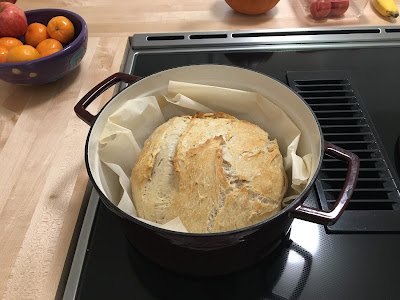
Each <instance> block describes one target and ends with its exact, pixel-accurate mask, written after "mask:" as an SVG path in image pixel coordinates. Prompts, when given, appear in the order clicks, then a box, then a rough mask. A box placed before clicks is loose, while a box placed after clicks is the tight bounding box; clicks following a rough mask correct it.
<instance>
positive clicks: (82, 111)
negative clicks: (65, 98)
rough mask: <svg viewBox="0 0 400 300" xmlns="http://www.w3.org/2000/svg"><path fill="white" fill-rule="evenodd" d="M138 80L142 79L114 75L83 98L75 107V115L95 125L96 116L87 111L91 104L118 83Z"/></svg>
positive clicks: (123, 74) (126, 75) (125, 74)
mask: <svg viewBox="0 0 400 300" xmlns="http://www.w3.org/2000/svg"><path fill="white" fill-rule="evenodd" d="M138 79H140V77H138V76H135V75H130V74H127V73H122V72H118V73H114V74H112V75H111V76H109V77H107V78H106V79H104V80H103V81H102V82H100V83H99V84H98V85H96V86H95V87H94V88H92V89H91V90H90V91H89V92H87V94H86V95H85V96H83V98H82V99H81V100H80V101H79V102H78V103H77V104H76V105H75V107H74V110H75V113H76V114H77V116H78V117H79V118H80V119H82V120H83V121H84V122H86V123H87V124H89V125H91V124H93V121H94V119H95V118H96V116H94V115H92V114H91V113H90V112H88V111H87V110H86V107H88V106H89V104H90V103H92V102H93V101H94V100H95V99H96V98H97V97H98V96H100V95H101V94H102V93H103V92H105V91H106V90H108V89H109V88H110V87H112V86H113V85H115V84H117V83H118V82H120V81H123V82H126V83H133V82H135V81H137V80H138Z"/></svg>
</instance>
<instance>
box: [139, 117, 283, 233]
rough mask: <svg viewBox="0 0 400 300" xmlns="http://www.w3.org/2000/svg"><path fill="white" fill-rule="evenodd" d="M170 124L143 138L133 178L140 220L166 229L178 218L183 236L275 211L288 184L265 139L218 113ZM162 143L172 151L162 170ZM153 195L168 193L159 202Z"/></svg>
mask: <svg viewBox="0 0 400 300" xmlns="http://www.w3.org/2000/svg"><path fill="white" fill-rule="evenodd" d="M180 118H186V119H185V122H183V123H182V122H181V123H179V121H180V120H181V119H180ZM171 120H172V121H171ZM171 120H170V121H168V122H167V123H166V124H167V125H165V124H163V125H162V126H160V127H159V128H158V129H157V130H156V131H155V132H154V133H153V135H152V136H150V137H149V139H148V141H146V143H145V146H144V148H143V150H142V153H141V155H140V157H139V159H138V161H137V163H136V164H135V167H134V169H133V172H132V178H131V182H132V192H133V197H134V204H135V207H136V209H137V212H138V216H139V217H144V218H146V219H149V218H150V219H149V220H151V221H155V222H159V223H165V222H167V221H169V220H171V219H173V218H175V217H178V216H179V217H180V219H181V221H182V222H183V224H184V225H185V227H186V228H187V230H188V231H189V232H199V233H205V232H218V231H226V230H234V229H237V228H241V227H246V226H249V225H252V224H254V223H257V222H260V221H262V220H265V219H266V218H268V217H270V216H272V215H274V214H276V213H277V212H278V211H279V210H280V209H281V202H282V198H283V196H284V194H285V193H286V189H287V178H286V174H285V172H284V169H283V162H282V156H281V154H280V152H279V148H278V144H277V142H276V140H274V141H270V140H269V138H268V133H266V132H265V131H264V130H262V129H261V128H259V127H258V126H256V125H254V124H251V123H249V122H246V121H241V120H238V119H236V118H235V117H232V116H229V115H227V114H225V113H217V114H200V113H197V114H196V115H195V117H192V118H191V117H188V116H185V117H178V118H173V119H171ZM170 128H172V129H170ZM171 132H172V133H171ZM178 133H179V134H178ZM160 140H161V141H162V142H160ZM166 140H167V141H169V142H170V143H172V144H173V145H174V147H176V151H175V152H174V157H173V158H171V157H169V160H170V162H168V164H164V163H160V161H164V162H165V160H168V158H166V157H164V156H165V155H166V154H165V153H167V152H166V151H165V150H163V149H164V148H163V147H166V146H165V145H166V144H167V145H168V143H166ZM160 147H161V148H160ZM169 151H170V152H168V153H170V154H171V149H170V150H169ZM170 154H169V155H170ZM169 168H171V170H172V168H173V171H169V172H166V171H165V169H168V170H169ZM164 173H165V174H167V175H166V176H164ZM159 178H163V179H162V180H161V179H159ZM165 178H167V179H168V180H166V179H165ZM156 181H158V182H159V184H157V182H156ZM160 190H161V191H165V190H167V191H168V197H166V196H163V199H162V200H163V201H160V199H158V198H160V196H159V194H160ZM161 194H163V193H161ZM164 194H165V192H164ZM165 198H168V199H167V200H166V199H165ZM154 217H155V218H154ZM151 218H154V219H151Z"/></svg>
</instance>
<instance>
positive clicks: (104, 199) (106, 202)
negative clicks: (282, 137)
mask: <svg viewBox="0 0 400 300" xmlns="http://www.w3.org/2000/svg"><path fill="white" fill-rule="evenodd" d="M200 65H201V66H207V65H211V66H222V67H232V68H238V69H243V70H247V71H251V72H255V73H258V74H260V75H263V76H266V77H268V78H270V79H272V80H274V81H276V82H277V83H279V84H281V85H283V86H284V87H286V88H287V89H289V90H290V91H291V92H293V93H294V94H295V95H296V96H297V97H298V99H299V100H301V101H302V102H303V104H304V105H306V106H307V108H308V110H309V111H310V112H311V114H312V116H313V118H314V121H315V122H316V125H317V127H318V131H319V136H320V159H319V162H318V166H317V168H316V170H315V173H314V175H313V176H312V178H311V179H309V182H308V184H307V186H306V187H305V189H304V190H303V191H302V192H301V193H300V195H299V196H298V197H297V198H295V199H294V200H293V201H292V203H290V204H289V205H288V206H286V207H285V208H283V209H282V210H280V211H279V212H278V213H277V214H275V215H273V216H272V217H269V218H267V219H265V220H263V221H261V222H258V223H255V224H253V225H250V226H247V227H243V228H239V229H235V230H230V231H223V232H213V233H191V232H181V231H174V230H170V229H165V228H160V227H157V226H154V225H151V224H148V223H146V222H143V221H141V220H139V219H137V218H135V217H132V216H131V215H129V214H127V213H126V212H124V211H123V210H121V209H120V208H119V207H118V206H116V205H115V204H114V203H113V202H112V201H111V200H110V199H108V197H107V196H106V195H105V194H104V193H103V192H102V190H101V189H100V188H99V186H98V185H97V183H96V181H95V180H94V177H93V176H92V172H91V169H90V165H89V140H90V137H91V133H92V130H93V127H94V125H95V124H96V121H97V119H98V117H99V116H100V115H101V113H102V112H103V110H104V109H105V108H106V107H107V106H108V105H109V104H110V103H111V102H112V101H113V100H114V99H115V98H116V97H117V96H118V95H119V94H121V93H122V92H123V91H124V90H126V89H128V88H131V87H133V86H134V85H135V84H137V83H138V82H140V81H141V80H142V79H144V78H148V77H150V76H152V75H155V74H159V73H162V72H167V71H170V70H173V69H178V68H185V67H188V66H200ZM323 156H324V137H323V134H322V129H321V126H320V124H319V122H318V119H317V116H316V115H315V113H314V111H313V110H312V109H311V107H310V106H309V104H308V103H307V102H306V101H305V100H304V99H303V98H302V97H301V96H300V95H299V94H298V93H297V92H296V91H295V90H293V89H292V88H291V87H289V86H287V85H286V84H284V83H283V82H281V81H280V80H278V79H275V78H273V77H272V76H269V75H267V74H264V73H262V72H259V71H255V70H251V69H248V68H244V67H238V66H230V65H224V64H192V65H187V66H181V67H174V68H169V69H165V70H162V71H160V72H156V73H153V74H151V75H148V76H146V77H143V78H140V79H138V80H137V81H136V82H134V83H132V84H131V85H128V86H126V87H125V88H123V89H122V90H121V91H119V92H118V93H116V94H115V95H113V96H112V97H111V99H110V100H108V101H107V102H106V103H105V104H104V106H103V107H102V108H101V109H100V111H99V112H98V113H97V114H96V115H95V118H94V120H93V122H92V124H91V125H90V129H89V132H88V135H87V138H86V144H85V165H86V170H87V173H88V176H89V178H90V181H91V182H92V184H93V187H94V188H95V189H96V191H97V193H98V194H99V197H100V199H101V200H102V202H103V204H104V205H105V206H106V207H107V208H109V209H110V210H111V211H113V212H114V213H115V214H117V215H118V216H119V217H121V218H123V219H126V220H129V221H131V222H134V223H135V224H136V225H140V226H144V227H145V228H147V229H149V230H155V231H156V232H159V233H163V234H171V235H181V236H186V237H196V238H210V237H221V236H226V235H231V234H239V233H241V232H245V231H248V230H257V228H259V227H262V226H264V224H266V223H269V222H273V221H274V220H276V219H277V218H279V217H281V216H282V215H283V214H286V213H290V211H291V210H292V209H293V208H294V207H296V206H297V205H298V203H299V202H300V201H301V200H302V199H303V198H305V197H306V196H307V194H308V193H309V191H310V189H311V188H312V186H313V185H314V182H315V180H316V179H317V176H318V173H319V170H320V169H321V164H322V160H323Z"/></svg>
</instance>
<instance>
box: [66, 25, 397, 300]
mask: <svg viewBox="0 0 400 300" xmlns="http://www.w3.org/2000/svg"><path fill="white" fill-rule="evenodd" d="M399 35H400V29H399V28H397V27H392V28H389V29H387V28H368V29H351V30H350V29H345V28H343V29H331V30H327V29H323V30H322V29H314V30H313V31H311V30H308V31H299V30H294V31H285V32H279V31H256V32H247V31H246V32H223V33H203V34H200V33H197V34H194V33H192V34H190V33H182V34H151V35H136V36H133V37H132V38H131V39H130V40H129V43H128V45H127V53H126V60H125V61H124V64H123V66H122V71H123V72H127V73H131V74H134V75H137V76H141V77H145V76H148V75H151V74H153V73H156V72H159V71H162V70H165V69H169V68H174V67H178V66H185V65H192V64H223V65H232V66H238V67H243V68H248V69H252V70H255V71H257V72H261V73H263V74H265V75H267V76H271V77H273V78H275V79H277V80H279V81H281V82H283V83H285V84H287V85H288V86H290V87H291V88H292V89H294V90H295V91H296V92H297V93H298V94H299V95H300V96H301V97H302V98H303V99H304V100H305V101H306V102H307V103H308V104H309V105H310V107H311V109H313V111H314V112H315V114H316V116H317V118H318V120H319V122H320V125H321V128H322V131H323V134H324V139H326V140H327V141H330V142H332V143H334V144H337V145H338V146H340V147H342V148H345V149H348V150H350V151H353V152H354V153H356V154H357V155H358V156H359V157H360V160H361V164H360V175H359V181H358V183H357V187H356V190H355V192H354V194H353V198H352V200H351V202H350V204H349V206H348V207H347V208H346V211H345V213H344V214H343V216H342V217H341V218H340V220H339V221H338V222H337V223H336V224H335V225H333V226H329V227H324V226H321V225H317V224H313V223H309V222H306V221H301V220H294V222H293V225H292V228H291V231H290V234H289V236H288V237H287V239H286V240H285V241H283V242H282V244H281V245H280V246H279V247H278V248H277V249H275V251H274V252H273V253H272V254H271V255H269V256H268V257H267V258H266V259H265V260H264V261H263V262H261V263H260V264H258V265H256V266H251V267H249V268H247V269H245V270H242V271H240V272H237V273H233V274H227V275H224V276H218V277H188V276H184V275H182V274H177V273H174V272H172V271H169V270H165V269H163V268H161V267H160V266H158V265H156V264H154V263H153V262H151V261H149V260H148V259H147V258H145V257H144V256H143V255H142V254H140V253H138V252H137V251H136V250H135V249H134V248H133V247H132V246H131V245H130V244H129V242H128V241H127V239H126V238H125V236H124V234H123V232H122V229H121V224H120V222H119V220H118V217H116V216H115V215H113V214H112V213H111V212H110V211H109V210H108V209H107V208H106V207H105V206H104V205H103V204H102V203H101V200H99V197H98V196H97V194H96V193H95V192H94V191H91V190H90V189H89V192H88V195H90V197H87V199H85V201H84V204H86V203H87V209H86V205H83V207H82V216H84V218H82V219H83V221H82V227H81V226H79V225H80V223H79V222H78V226H77V230H76V232H77V235H76V238H77V239H76V240H77V244H74V243H72V244H71V250H70V260H67V262H66V265H65V270H64V274H65V278H66V286H65V282H61V283H60V288H59V289H60V291H64V293H63V294H64V299H111V298H112V299H171V298H177V299H395V298H397V297H398V287H397V286H398V275H397V274H398V270H399V269H400V258H399V254H398V253H399V252H400V196H399V188H398V187H399V180H398V173H397V172H398V170H399V169H398V158H397V155H398V146H397V137H398V136H399V135H400V118H399V117H398V114H399V112H400V101H399V95H400V85H399V83H398V82H399V80H398V78H399V72H400V71H399V70H400V36H399ZM110 75H111V74H110ZM119 88H120V89H122V88H126V85H120V87H119ZM128 88H129V87H128ZM345 169H346V166H345V165H343V164H342V163H341V162H339V161H337V160H335V159H333V158H331V157H328V156H325V157H324V161H323V165H322V168H321V171H320V174H319V177H318V180H317V181H316V183H315V186H314V187H313V189H312V190H311V193H310V195H309V197H308V198H307V200H306V201H307V204H308V205H311V206H317V207H322V208H325V209H326V208H329V206H330V205H331V204H332V202H333V201H334V199H336V196H337V194H338V192H339V191H340V188H341V185H342V183H343V182H344V176H345ZM71 261H72V262H71ZM64 286H65V289H64ZM60 293H61V292H60Z"/></svg>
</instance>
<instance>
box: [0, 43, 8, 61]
mask: <svg viewBox="0 0 400 300" xmlns="http://www.w3.org/2000/svg"><path fill="white" fill-rule="evenodd" d="M7 54H8V50H7V48H4V47H0V63H4V62H6V61H7Z"/></svg>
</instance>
